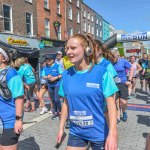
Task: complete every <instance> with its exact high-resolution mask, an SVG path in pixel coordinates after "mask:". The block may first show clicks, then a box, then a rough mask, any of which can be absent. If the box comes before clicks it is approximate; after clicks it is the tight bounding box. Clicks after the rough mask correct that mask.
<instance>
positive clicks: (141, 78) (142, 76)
mask: <svg viewBox="0 0 150 150" xmlns="http://www.w3.org/2000/svg"><path fill="white" fill-rule="evenodd" d="M139 76H140V80H145V75H142V71H140V72H139Z"/></svg>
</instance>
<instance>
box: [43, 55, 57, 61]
mask: <svg viewBox="0 0 150 150" xmlns="http://www.w3.org/2000/svg"><path fill="white" fill-rule="evenodd" d="M48 59H55V56H54V55H46V56H45V60H48Z"/></svg>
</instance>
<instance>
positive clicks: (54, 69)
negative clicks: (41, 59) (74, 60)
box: [42, 63, 63, 87]
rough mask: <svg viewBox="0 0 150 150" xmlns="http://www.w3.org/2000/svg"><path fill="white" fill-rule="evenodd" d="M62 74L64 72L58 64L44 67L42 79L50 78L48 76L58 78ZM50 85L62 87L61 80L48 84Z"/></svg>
mask: <svg viewBox="0 0 150 150" xmlns="http://www.w3.org/2000/svg"><path fill="white" fill-rule="evenodd" d="M62 73H63V71H62V69H61V67H60V66H59V65H58V64H56V63H54V64H53V65H52V66H48V65H46V66H44V67H43V70H42V77H44V76H48V75H51V76H53V77H56V76H58V75H60V74H62ZM48 84H49V86H50V87H55V86H59V85H60V80H58V81H55V82H54V83H50V82H48Z"/></svg>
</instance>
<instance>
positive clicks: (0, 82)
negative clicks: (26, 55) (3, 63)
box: [0, 68, 12, 99]
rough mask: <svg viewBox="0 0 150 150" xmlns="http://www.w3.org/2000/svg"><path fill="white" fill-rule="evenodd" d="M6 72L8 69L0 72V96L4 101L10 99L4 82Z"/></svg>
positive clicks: (10, 96) (9, 92)
mask: <svg viewBox="0 0 150 150" xmlns="http://www.w3.org/2000/svg"><path fill="white" fill-rule="evenodd" d="M8 70H9V68H5V69H4V70H2V71H0V95H1V96H2V97H3V98H4V99H10V98H12V95H11V91H10V90H9V88H8V85H7V82H6V75H7V72H8Z"/></svg>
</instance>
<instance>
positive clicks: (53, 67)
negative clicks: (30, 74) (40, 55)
mask: <svg viewBox="0 0 150 150" xmlns="http://www.w3.org/2000/svg"><path fill="white" fill-rule="evenodd" d="M54 59H55V58H54V56H53V55H47V56H46V57H45V61H46V66H45V67H43V70H42V77H43V79H47V81H48V84H47V85H48V91H49V93H50V97H51V100H52V103H53V108H54V111H55V112H54V115H53V116H52V120H54V119H56V118H58V117H59V116H60V113H61V102H60V97H59V94H58V91H59V85H60V79H61V74H62V72H63V71H62V69H61V67H60V66H59V65H58V64H56V63H55V62H54Z"/></svg>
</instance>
